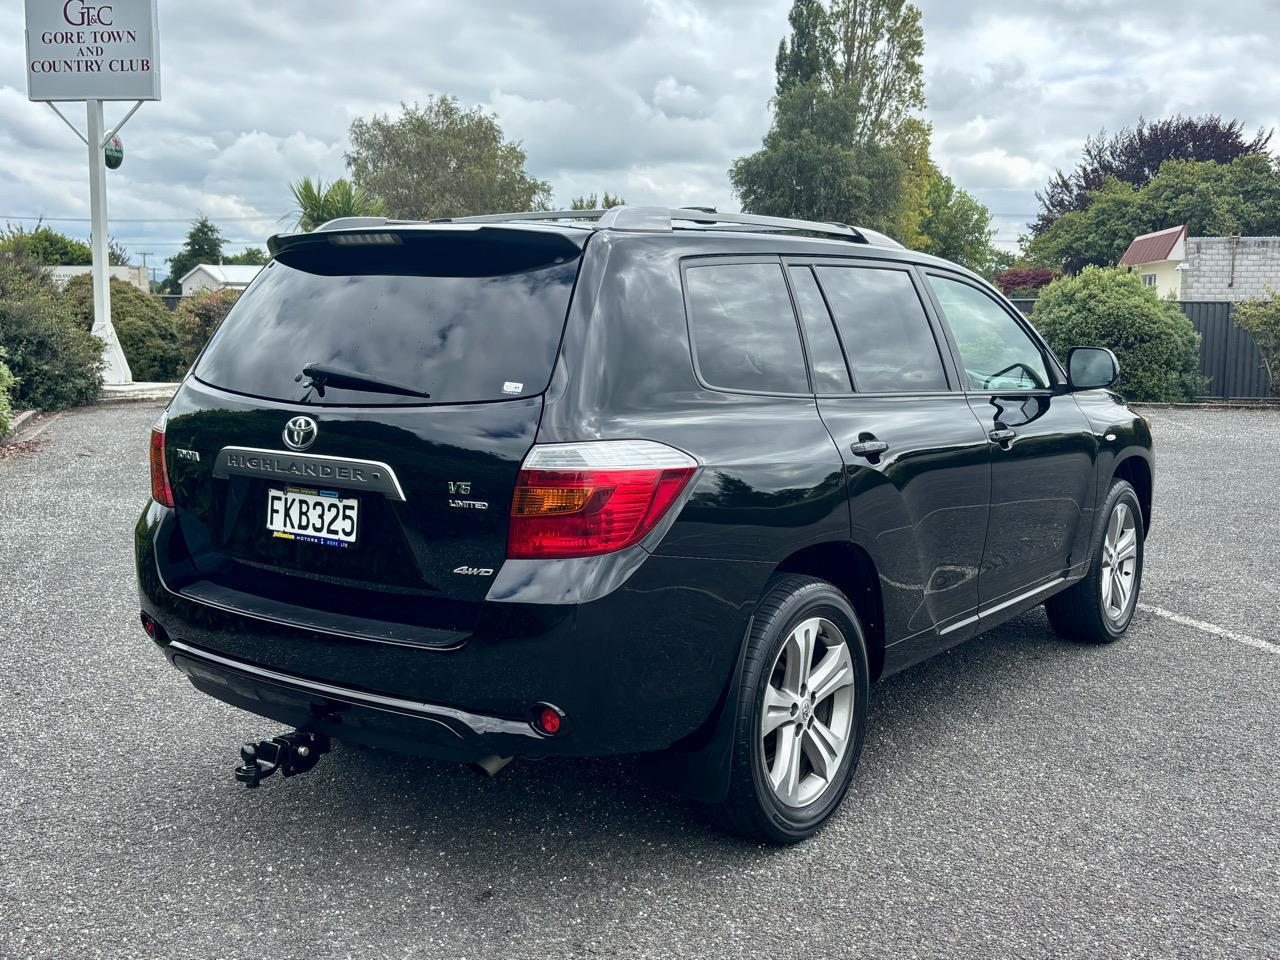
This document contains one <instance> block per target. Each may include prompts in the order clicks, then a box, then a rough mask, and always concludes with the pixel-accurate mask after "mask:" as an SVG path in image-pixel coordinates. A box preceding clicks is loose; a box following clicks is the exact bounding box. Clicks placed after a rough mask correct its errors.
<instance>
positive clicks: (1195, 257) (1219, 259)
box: [1120, 226, 1280, 301]
mask: <svg viewBox="0 0 1280 960" xmlns="http://www.w3.org/2000/svg"><path fill="white" fill-rule="evenodd" d="M1120 266H1122V267H1128V268H1129V269H1130V270H1132V271H1134V272H1135V273H1137V274H1138V275H1139V276H1141V277H1142V282H1143V283H1145V284H1147V285H1148V286H1152V287H1155V288H1156V291H1157V292H1158V293H1159V294H1160V295H1161V296H1162V297H1165V296H1172V297H1174V298H1175V299H1178V300H1217V301H1237V300H1254V299H1257V298H1259V297H1265V296H1267V288H1268V287H1270V288H1271V289H1272V290H1277V291H1280V237H1190V238H1189V237H1187V228H1186V227H1185V226H1182V227H1172V228H1170V229H1168V230H1160V231H1157V232H1156V233H1147V234H1143V235H1142V236H1141V237H1136V238H1135V239H1134V241H1133V243H1131V244H1129V249H1128V250H1126V251H1125V253H1124V256H1123V257H1121V258H1120Z"/></svg>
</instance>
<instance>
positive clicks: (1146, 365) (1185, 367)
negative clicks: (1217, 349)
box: [1031, 267, 1208, 403]
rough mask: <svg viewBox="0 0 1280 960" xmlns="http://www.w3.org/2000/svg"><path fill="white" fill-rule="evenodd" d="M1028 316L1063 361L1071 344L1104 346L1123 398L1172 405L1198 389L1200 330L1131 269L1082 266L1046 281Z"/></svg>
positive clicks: (1200, 381)
mask: <svg viewBox="0 0 1280 960" xmlns="http://www.w3.org/2000/svg"><path fill="white" fill-rule="evenodd" d="M1031 319H1032V322H1033V323H1034V324H1035V325H1036V328H1037V329H1038V330H1039V331H1040V332H1041V333H1042V334H1043V335H1044V337H1045V339H1046V340H1048V341H1049V345H1050V346H1051V347H1053V349H1054V351H1055V352H1056V353H1057V354H1058V356H1059V357H1061V358H1062V359H1063V361H1064V362H1065V361H1066V357H1067V349H1068V348H1069V347H1108V348H1110V349H1111V350H1112V351H1113V352H1114V353H1115V355H1116V357H1117V358H1118V359H1119V361H1120V380H1119V382H1118V383H1117V384H1116V390H1118V391H1119V392H1120V393H1122V394H1123V395H1124V396H1125V398H1126V399H1128V400H1147V401H1151V402H1161V403H1176V402H1178V401H1182V400H1191V399H1193V398H1194V397H1196V396H1199V395H1200V394H1202V393H1203V392H1204V389H1205V387H1206V386H1207V384H1208V381H1207V380H1206V379H1205V378H1204V377H1202V376H1201V375H1200V372H1199V371H1200V335H1199V334H1198V333H1196V331H1195V328H1194V327H1193V326H1192V325H1191V321H1190V320H1189V319H1187V316H1186V315H1185V314H1184V313H1183V312H1182V311H1181V310H1180V309H1178V305H1177V304H1176V303H1174V302H1172V301H1170V300H1162V299H1160V297H1159V296H1158V295H1157V294H1156V292H1155V288H1153V287H1146V286H1143V284H1142V280H1141V279H1139V277H1138V275H1137V274H1136V273H1129V272H1128V271H1122V270H1109V269H1104V268H1102V267H1085V269H1084V270H1083V271H1081V272H1080V273H1079V274H1078V275H1076V276H1074V277H1063V278H1062V279H1061V280H1055V281H1054V282H1053V283H1051V284H1049V285H1048V286H1047V287H1045V288H1044V289H1043V290H1042V291H1041V293H1040V299H1039V300H1037V301H1036V306H1035V311H1034V313H1033V314H1032V318H1031Z"/></svg>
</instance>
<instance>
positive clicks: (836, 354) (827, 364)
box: [789, 267, 853, 396]
mask: <svg viewBox="0 0 1280 960" xmlns="http://www.w3.org/2000/svg"><path fill="white" fill-rule="evenodd" d="M789 272H790V275H791V290H792V292H793V293H794V294H795V297H796V307H797V308H799V310H800V322H801V323H802V324H803V326H804V335H805V339H806V340H808V342H809V369H810V370H811V371H812V372H813V390H814V393H817V394H820V395H826V396H830V395H839V394H844V393H849V392H851V391H852V390H853V386H852V383H851V382H850V380H849V368H848V366H846V365H845V362H844V351H842V350H841V349H840V340H839V339H838V338H837V337H836V328H835V327H834V326H832V323H831V314H830V313H828V312H827V305H826V303H825V302H824V301H823V299H822V291H821V290H819V289H818V281H817V280H815V279H814V278H813V270H812V269H811V268H809V267H791V268H790V271H789Z"/></svg>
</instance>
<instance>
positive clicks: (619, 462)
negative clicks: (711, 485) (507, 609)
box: [507, 440, 698, 559]
mask: <svg viewBox="0 0 1280 960" xmlns="http://www.w3.org/2000/svg"><path fill="white" fill-rule="evenodd" d="M697 467H698V463H697V461H696V460H694V459H693V457H691V456H689V455H688V454H687V453H684V452H682V451H680V450H676V449H674V448H673V447H668V446H666V445H665V444H661V443H657V442H655V441H652V440H599V441H595V442H592V443H555V444H543V445H541V446H535V447H534V448H533V449H532V450H530V451H529V455H528V456H527V457H525V460H524V465H523V466H522V467H521V469H520V476H519V478H518V479H517V480H516V490H515V496H514V498H513V499H512V501H511V527H510V532H509V534H508V538H507V556H508V557H511V558H512V559H536V558H545V557H589V556H594V555H596V554H601V553H610V552H612V551H614V550H621V549H623V548H624V547H629V546H631V545H632V544H634V543H637V542H638V541H639V540H641V539H642V538H643V537H644V536H645V535H646V534H648V533H649V531H651V530H652V529H653V528H654V527H655V526H657V524H658V521H660V520H661V519H662V517H663V516H664V515H665V514H666V513H667V511H668V510H669V509H670V508H671V505H672V504H673V503H675V501H676V500H677V499H678V498H679V496H680V493H681V491H683V490H684V488H685V486H686V485H687V484H688V483H689V479H690V478H691V477H692V476H693V474H694V471H695V470H696V469H697Z"/></svg>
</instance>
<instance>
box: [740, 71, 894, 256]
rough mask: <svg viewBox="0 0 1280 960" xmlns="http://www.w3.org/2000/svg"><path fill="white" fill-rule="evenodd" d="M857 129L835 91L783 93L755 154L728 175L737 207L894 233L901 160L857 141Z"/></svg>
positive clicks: (812, 88)
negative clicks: (854, 224)
mask: <svg viewBox="0 0 1280 960" xmlns="http://www.w3.org/2000/svg"><path fill="white" fill-rule="evenodd" d="M856 123H857V116H856V114H855V113H854V112H853V110H851V109H850V105H849V104H848V102H847V101H846V100H845V98H844V97H843V96H842V95H841V94H840V93H839V92H835V93H833V92H831V91H828V90H825V89H823V88H822V87H821V86H819V85H818V84H815V83H807V84H801V85H800V86H798V87H794V88H792V89H791V90H788V91H787V92H786V93H784V94H782V95H781V96H780V97H778V98H777V100H776V102H775V109H774V121H773V127H772V129H771V130H770V131H769V132H768V133H767V134H766V135H765V138H764V144H763V146H762V147H761V149H760V150H758V151H756V152H755V153H753V154H751V155H750V156H747V157H739V158H738V159H737V160H735V161H734V164H733V167H732V168H731V169H730V171H729V178H730V180H731V181H732V183H733V189H734V192H735V193H736V194H737V195H738V198H739V199H740V200H741V201H742V208H743V209H744V210H746V211H747V212H748V213H759V214H764V215H766V216H775V217H799V218H801V219H805V220H823V221H838V222H842V223H857V224H860V225H862V226H866V227H870V228H872V229H876V230H886V231H887V230H890V229H892V225H893V222H894V219H895V216H896V214H897V209H898V203H899V198H900V196H901V192H902V173H903V163H902V160H901V158H899V157H898V156H897V154H896V153H895V152H894V151H893V150H892V149H891V148H890V147H885V146H881V145H879V144H877V143H874V142H866V141H859V140H857V139H856V138H855V137H854V135H853V130H854V127H855V125H856Z"/></svg>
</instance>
